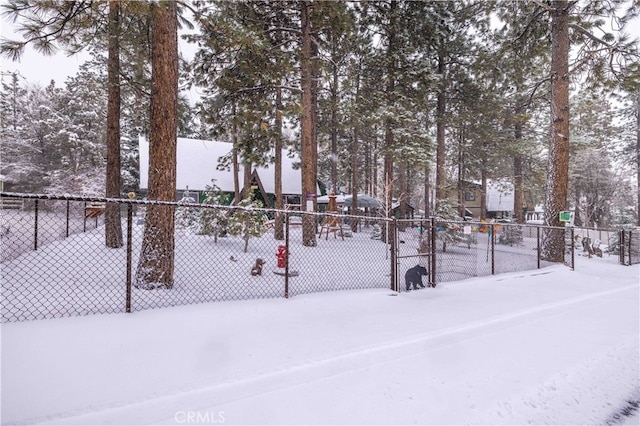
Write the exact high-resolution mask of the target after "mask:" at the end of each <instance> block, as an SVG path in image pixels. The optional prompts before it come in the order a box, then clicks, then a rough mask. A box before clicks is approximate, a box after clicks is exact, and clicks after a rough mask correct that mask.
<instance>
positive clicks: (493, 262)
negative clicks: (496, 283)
mask: <svg viewBox="0 0 640 426" xmlns="http://www.w3.org/2000/svg"><path fill="white" fill-rule="evenodd" d="M490 227H491V228H490V229H491V275H495V274H496V226H495V225H494V224H493V223H492V224H491V225H490Z"/></svg>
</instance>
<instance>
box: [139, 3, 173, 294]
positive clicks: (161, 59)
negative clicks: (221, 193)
mask: <svg viewBox="0 0 640 426" xmlns="http://www.w3.org/2000/svg"><path fill="white" fill-rule="evenodd" d="M151 25H152V33H151V122H150V129H149V199H150V200H161V201H175V196H176V139H177V106H178V32H177V29H178V20H177V13H176V3H175V2H173V1H160V2H158V3H157V4H156V3H152V4H151ZM174 228H175V220H174V208H173V206H159V205H149V206H148V207H147V215H146V219H145V227H144V236H143V240H142V252H141V254H140V261H139V264H138V269H137V271H136V280H135V282H136V286H138V287H143V288H147V289H150V288H155V287H163V286H164V287H166V288H171V287H172V286H173V271H174V247H175V242H174Z"/></svg>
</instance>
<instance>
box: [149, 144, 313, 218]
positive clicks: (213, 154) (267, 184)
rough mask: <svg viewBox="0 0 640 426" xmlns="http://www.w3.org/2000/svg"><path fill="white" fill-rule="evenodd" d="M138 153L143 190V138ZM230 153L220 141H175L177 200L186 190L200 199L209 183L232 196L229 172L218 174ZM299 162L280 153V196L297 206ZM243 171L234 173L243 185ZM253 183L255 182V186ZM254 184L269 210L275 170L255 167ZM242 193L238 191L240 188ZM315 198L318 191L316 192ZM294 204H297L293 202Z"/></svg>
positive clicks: (227, 147)
mask: <svg viewBox="0 0 640 426" xmlns="http://www.w3.org/2000/svg"><path fill="white" fill-rule="evenodd" d="M139 149H140V189H141V190H143V191H144V190H146V189H147V188H148V183H149V141H148V140H147V139H146V138H140V139H139ZM231 150H232V144H231V143H228V142H220V141H207V140H200V139H187V138H178V141H177V153H176V154H177V165H176V174H177V176H176V188H177V190H178V192H179V193H178V194H177V197H178V198H180V197H181V195H182V192H184V191H185V190H187V189H188V190H189V193H190V194H191V196H194V193H195V192H197V193H198V195H199V197H200V199H201V196H202V191H204V189H205V187H206V186H207V185H211V180H212V179H215V183H216V185H217V186H218V187H219V188H220V189H221V190H222V191H223V192H228V193H231V194H233V192H234V186H233V171H232V170H231V167H229V170H218V168H217V166H218V164H219V162H220V161H219V159H220V158H221V157H224V156H225V155H228V154H229V153H230V152H231ZM296 163H297V164H298V165H299V163H300V159H299V158H298V157H297V156H295V157H294V158H291V157H289V155H288V152H287V150H283V151H282V194H283V196H285V197H286V198H285V200H287V198H288V199H289V202H292V203H299V202H300V201H299V200H300V195H301V193H302V189H301V188H302V178H301V171H300V168H299V167H295V165H296ZM243 176H244V168H243V166H242V165H240V167H239V171H238V181H239V182H240V186H241V187H242V184H243V180H244V179H243ZM256 180H257V182H256ZM254 184H257V185H258V186H259V187H260V190H261V192H263V197H262V198H269V199H263V201H265V204H267V205H268V206H271V204H272V201H273V195H274V194H275V167H274V165H273V164H270V165H267V166H266V167H255V168H254V170H252V185H254ZM240 189H242V188H240ZM317 193H318V195H319V194H320V190H319V189H317ZM296 200H297V202H296Z"/></svg>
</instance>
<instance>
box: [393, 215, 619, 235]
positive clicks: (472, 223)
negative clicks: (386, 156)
mask: <svg viewBox="0 0 640 426" xmlns="http://www.w3.org/2000/svg"><path fill="white" fill-rule="evenodd" d="M432 219H434V221H435V223H448V224H454V225H460V226H466V225H468V226H478V227H480V226H492V225H493V226H505V227H508V226H519V227H523V228H531V229H536V228H541V229H562V230H569V229H576V228H573V227H571V226H547V225H538V224H533V223H516V222H480V221H466V220H462V219H461V220H448V219H438V218H436V217H433V216H432V217H424V218H414V219H398V222H403V223H420V222H424V223H427V222H430V221H431V220H432ZM600 230H601V231H603V232H604V231H606V229H604V228H602V229H600ZM619 230H620V229H615V230H614V229H609V231H611V232H613V231H616V232H617V231H619Z"/></svg>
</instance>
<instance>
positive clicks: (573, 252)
mask: <svg viewBox="0 0 640 426" xmlns="http://www.w3.org/2000/svg"><path fill="white" fill-rule="evenodd" d="M574 237H575V235H574V229H573V227H572V228H571V270H572V271H574V270H575V269H576V246H575V244H576V243H575V241H576V240H575V238H574Z"/></svg>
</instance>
